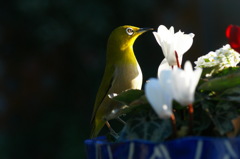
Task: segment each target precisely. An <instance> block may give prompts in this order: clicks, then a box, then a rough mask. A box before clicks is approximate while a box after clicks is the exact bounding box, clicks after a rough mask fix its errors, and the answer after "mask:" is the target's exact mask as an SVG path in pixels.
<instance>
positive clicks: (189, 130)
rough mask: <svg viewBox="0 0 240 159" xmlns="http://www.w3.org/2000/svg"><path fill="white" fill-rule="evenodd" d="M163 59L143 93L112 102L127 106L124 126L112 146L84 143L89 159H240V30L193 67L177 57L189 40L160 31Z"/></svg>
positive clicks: (190, 36)
mask: <svg viewBox="0 0 240 159" xmlns="http://www.w3.org/2000/svg"><path fill="white" fill-rule="evenodd" d="M153 34H154V36H155V38H156V40H157V42H158V43H159V45H160V46H161V47H162V51H163V53H164V56H165V59H164V60H163V61H162V63H161V64H160V66H159V68H158V78H150V79H149V80H148V81H146V83H145V85H144V90H126V91H124V92H122V93H120V94H118V95H114V96H111V97H112V100H115V101H118V102H120V103H123V104H125V105H126V107H125V109H124V110H122V114H126V116H125V118H126V124H125V125H124V127H123V128H122V130H121V131H120V132H119V136H118V137H116V138H115V139H114V140H109V139H108V138H107V136H101V137H97V138H95V139H89V140H86V141H85V145H86V148H87V153H88V158H89V159H95V158H104V159H105V158H106V159H108V158H109V159H115V158H119V159H120V158H133V159H135V158H137V159H139V158H142V159H150V158H151V159H155V158H158V159H170V158H171V159H173V158H178V159H179V158H184V159H188V158H197V159H200V158H204V159H206V158H209V159H210V158H211V159H212V158H214V159H220V158H240V138H239V137H238V135H239V134H240V68H239V67H238V66H237V64H238V63H239V62H240V55H239V52H240V27H238V26H234V25H230V26H229V27H228V28H227V30H226V36H227V38H228V40H229V44H227V45H225V46H223V47H222V48H220V49H218V50H216V51H211V52H209V53H208V54H206V55H204V56H201V57H199V58H198V59H197V61H195V65H196V66H195V70H194V69H193V68H192V64H191V63H190V62H189V61H187V62H186V63H185V64H184V67H183V69H182V68H181V63H182V56H183V54H184V53H185V52H186V51H187V50H188V49H189V48H190V47H191V45H192V42H193V37H194V34H192V33H191V34H184V33H183V32H180V31H179V32H177V33H174V29H173V27H171V28H170V29H167V28H166V27H165V26H163V25H161V26H159V28H158V31H157V32H153Z"/></svg>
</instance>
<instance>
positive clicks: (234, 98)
mask: <svg viewBox="0 0 240 159" xmlns="http://www.w3.org/2000/svg"><path fill="white" fill-rule="evenodd" d="M219 100H225V101H229V102H237V103H240V86H238V87H234V88H229V89H227V90H225V91H224V92H223V93H222V94H221V95H220V96H219ZM236 105H237V104H236ZM239 108H240V107H239Z"/></svg>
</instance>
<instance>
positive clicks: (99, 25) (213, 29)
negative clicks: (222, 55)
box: [0, 0, 240, 159]
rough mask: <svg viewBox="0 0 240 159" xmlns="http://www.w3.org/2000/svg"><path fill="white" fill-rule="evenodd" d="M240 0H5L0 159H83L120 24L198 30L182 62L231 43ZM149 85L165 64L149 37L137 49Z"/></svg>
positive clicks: (0, 13)
mask: <svg viewBox="0 0 240 159" xmlns="http://www.w3.org/2000/svg"><path fill="white" fill-rule="evenodd" d="M239 7H240V1H239V0H218V1H214V0H195V1H192V0H145V1H144V0H121V1H112V0H102V1H99V0H57V1H54V0H12V1H1V2H0V158H1V159H46V158H51V159H53V158H57V159H82V158H83V159H85V158H86V154H85V147H84V140H85V139H87V138H88V136H89V132H90V126H89V123H90V119H91V111H92V108H93V103H94V100H95V95H96V92H97V89H98V86H99V84H100V82H101V78H102V74H103V71H104V66H105V50H106V42H107V39H108V36H109V34H110V33H111V31H112V30H113V29H114V28H116V27H117V26H120V25H125V24H129V25H134V26H139V27H153V28H155V29H157V27H158V26H159V25H160V24H163V25H165V26H167V27H168V28H169V27H170V26H174V27H175V30H176V31H178V30H179V29H181V31H184V32H185V33H191V32H192V33H194V34H195V37H194V42H193V46H192V47H191V49H190V50H189V51H188V52H187V53H186V54H185V55H184V61H186V60H191V61H192V62H194V61H195V60H196V59H197V57H198V56H201V55H203V54H206V53H208V52H209V51H214V50H216V49H218V48H220V47H222V45H225V44H226V43H227V40H226V38H225V29H226V27H227V26H228V25H229V24H236V25H240V18H239ZM134 50H135V53H136V57H137V59H138V61H139V64H140V65H141V68H142V72H143V75H144V81H145V80H147V79H148V78H150V77H156V73H157V68H158V65H159V64H160V62H161V61H162V59H163V56H162V51H161V48H160V47H159V45H158V44H157V42H156V40H155V38H154V36H153V34H152V33H151V32H148V33H145V34H143V35H142V36H140V37H139V38H138V39H137V41H136V42H135V45H134Z"/></svg>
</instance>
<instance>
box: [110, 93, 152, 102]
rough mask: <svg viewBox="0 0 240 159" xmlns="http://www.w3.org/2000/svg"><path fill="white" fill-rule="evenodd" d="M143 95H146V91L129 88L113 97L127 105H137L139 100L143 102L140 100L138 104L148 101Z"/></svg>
mask: <svg viewBox="0 0 240 159" xmlns="http://www.w3.org/2000/svg"><path fill="white" fill-rule="evenodd" d="M143 95H144V91H142V90H138V89H129V90H126V91H123V92H122V93H120V94H118V95H117V96H114V97H113V98H112V99H113V100H116V101H118V102H120V103H123V104H125V105H137V101H139V100H140V101H141V102H138V104H145V103H147V101H146V99H144V97H143ZM134 103H136V104H134Z"/></svg>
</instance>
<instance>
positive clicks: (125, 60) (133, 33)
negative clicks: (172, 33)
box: [90, 25, 152, 138]
mask: <svg viewBox="0 0 240 159" xmlns="http://www.w3.org/2000/svg"><path fill="white" fill-rule="evenodd" d="M148 30H152V29H150V28H147V29H144V28H138V27H134V26H129V25H125V26H120V27H118V28H116V29H115V30H113V32H112V33H111V34H110V37H109V39H108V44H107V54H106V66H105V71H104V75H103V79H102V82H101V84H100V87H99V90H98V93H97V96H96V100H95V104H94V109H93V114H92V120H91V124H92V131H91V135H90V137H91V138H93V137H96V136H97V135H98V134H99V132H100V131H101V129H102V128H103V126H104V125H105V123H106V121H108V120H111V119H112V117H111V112H112V110H113V109H116V108H120V107H121V106H122V105H120V104H119V103H118V102H116V101H113V100H111V99H110V98H109V97H108V95H109V94H112V93H121V92H122V91H124V90H126V89H141V87H142V72H141V69H140V66H139V64H138V62H137V59H136V57H135V55H134V52H133V44H134V42H135V40H136V39H137V37H138V36H139V35H141V34H142V33H144V32H146V31H148Z"/></svg>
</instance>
